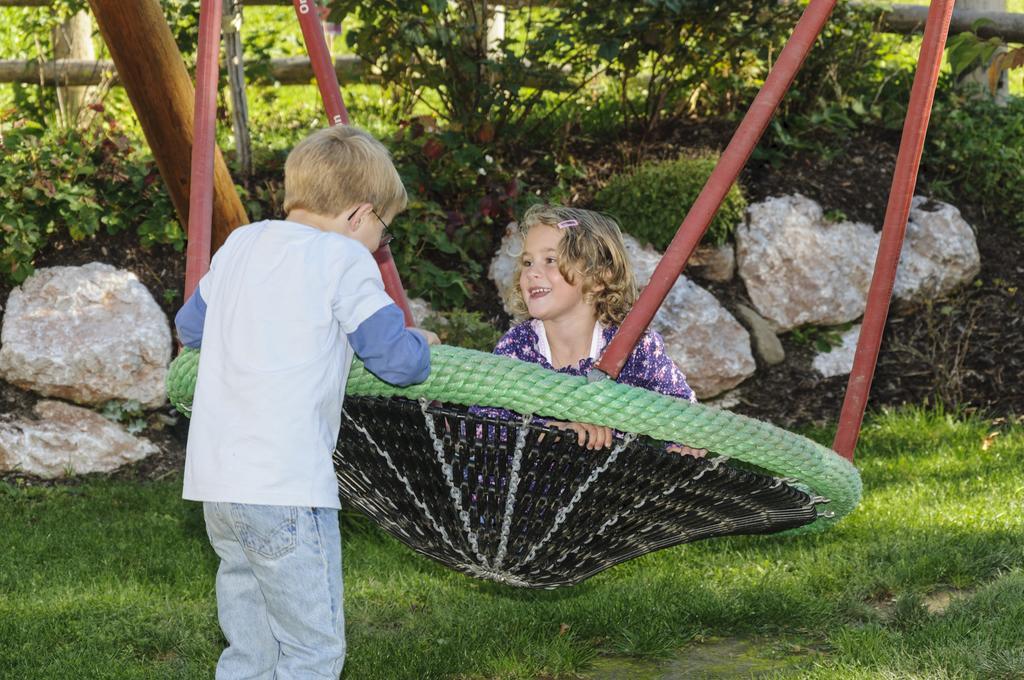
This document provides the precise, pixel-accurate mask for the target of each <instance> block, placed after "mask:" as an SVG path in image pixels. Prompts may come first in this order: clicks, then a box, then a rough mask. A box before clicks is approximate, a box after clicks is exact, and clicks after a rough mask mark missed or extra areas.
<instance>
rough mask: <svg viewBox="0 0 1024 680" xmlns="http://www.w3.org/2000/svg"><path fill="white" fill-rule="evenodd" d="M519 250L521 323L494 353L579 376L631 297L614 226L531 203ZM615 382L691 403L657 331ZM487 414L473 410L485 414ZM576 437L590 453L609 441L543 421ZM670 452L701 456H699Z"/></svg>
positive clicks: (597, 430) (598, 430) (593, 430)
mask: <svg viewBox="0 0 1024 680" xmlns="http://www.w3.org/2000/svg"><path fill="white" fill-rule="evenodd" d="M519 230H520V233H521V234H522V236H523V251H522V253H521V254H520V256H519V262H518V263H517V266H516V274H517V279H518V285H517V286H516V287H515V288H514V289H513V290H512V292H511V294H510V298H511V300H510V301H511V304H512V307H513V311H514V313H515V315H516V317H517V318H525V319H526V320H525V321H523V322H522V323H520V324H518V325H516V326H514V327H513V328H512V329H511V330H509V331H508V332H507V333H506V334H505V335H504V336H503V337H502V338H501V340H499V341H498V344H497V346H496V347H495V348H494V353H495V354H499V355H503V356H510V357H514V358H516V359H519V360H521V361H528V362H530V363H534V364H540V365H541V366H544V367H545V368H548V369H551V370H553V371H558V372H559V373H567V374H570V375H586V374H587V373H588V372H589V371H590V369H591V368H592V367H593V366H594V365H595V364H596V363H597V361H598V360H599V359H600V357H601V353H602V352H603V351H604V348H605V346H606V345H607V344H608V343H609V342H610V341H611V339H612V336H614V335H615V331H616V330H617V329H618V325H619V324H620V323H621V322H622V320H623V319H624V318H625V316H626V313H627V312H628V311H629V310H630V308H631V307H632V306H633V303H634V302H635V301H636V298H637V289H636V278H635V276H634V275H633V270H632V267H631V265H630V262H629V258H628V256H627V254H626V246H625V244H624V243H623V241H622V233H621V232H620V231H619V226H618V224H616V222H615V220H613V219H612V218H610V217H608V216H605V215H602V214H600V213H596V212H593V211H590V210H580V209H577V208H567V207H563V206H555V205H544V204H538V205H534V206H532V207H530V208H529V209H528V210H527V211H526V214H525V215H524V216H523V219H522V221H521V222H520V223H519ZM618 380H619V382H622V383H625V384H627V385H634V386H637V387H643V388H645V389H649V390H652V391H655V392H660V393H661V394H666V395H669V396H673V397H678V398H680V399H686V400H687V401H690V402H696V397H695V396H694V394H693V390H692V389H690V386H689V385H688V384H687V383H686V376H684V375H683V372H682V371H680V370H679V367H678V366H676V365H675V363H674V362H673V361H672V359H671V358H669V356H668V354H667V353H666V352H665V341H664V340H663V339H662V337H661V335H659V334H658V333H657V332H656V331H652V330H647V331H645V332H644V335H643V337H642V338H641V339H640V342H639V343H637V346H636V348H635V349H634V350H633V352H632V354H630V356H629V359H628V360H627V361H626V364H625V366H624V367H623V368H622V372H621V373H620V374H619V378H618ZM491 410H492V409H480V411H481V412H485V413H486V412H488V411H491ZM548 424H549V425H552V426H555V427H558V428H561V429H566V430H572V431H574V432H576V434H577V437H578V442H579V444H580V445H581V446H582V445H586V446H587V448H589V449H598V448H604V447H607V446H609V445H611V443H612V438H613V432H612V430H611V428H608V427H604V426H599V425H592V424H589V423H566V422H558V421H549V422H548ZM669 450H671V451H675V452H679V453H685V454H691V455H697V456H701V455H703V454H704V453H705V452H704V451H702V450H700V451H699V450H695V449H690V448H688V447H685V446H679V445H672V446H671V447H669Z"/></svg>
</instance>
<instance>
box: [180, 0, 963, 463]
mask: <svg viewBox="0 0 1024 680" xmlns="http://www.w3.org/2000/svg"><path fill="white" fill-rule="evenodd" d="M835 3H836V0H811V1H810V3H809V4H808V5H807V7H806V9H805V10H804V12H803V14H802V16H801V17H800V20H799V21H798V22H797V25H796V27H795V28H794V29H793V34H792V36H791V37H790V39H789V41H788V42H787V43H786V46H785V48H784V49H783V50H782V52H781V53H780V54H779V58H778V60H777V61H776V62H775V64H774V65H773V67H772V69H771V71H770V72H769V74H768V77H767V78H766V79H765V83H764V86H763V87H762V88H761V90H760V92H758V94H757V96H756V97H755V98H754V101H753V103H752V104H751V106H750V109H749V110H748V111H747V114H746V115H745V116H744V118H743V120H742V121H741V122H740V125H739V127H738V128H737V129H736V132H735V133H733V137H732V139H731V140H730V141H729V144H728V146H727V147H726V149H725V151H723V152H722V156H721V159H720V160H719V162H718V164H717V166H716V167H715V169H714V171H713V172H712V173H711V176H710V177H709V178H708V181H707V183H706V184H705V185H704V188H703V189H702V190H701V192H700V194H699V195H698V197H697V200H696V201H695V202H694V203H693V205H692V206H691V207H690V210H689V211H688V212H687V214H686V217H685V218H684V220H683V222H682V224H681V225H680V226H679V229H678V231H677V232H676V236H675V238H674V239H673V240H672V242H671V243H670V244H669V247H668V249H667V250H666V251H665V254H664V255H663V256H662V259H661V261H660V262H659V264H658V266H657V268H656V269H655V270H654V274H653V275H652V276H651V280H650V282H649V283H648V284H647V286H646V288H645V289H644V291H643V293H642V294H641V295H640V298H639V300H638V301H637V303H636V305H635V306H634V307H633V309H632V311H631V312H630V313H629V315H628V316H627V317H626V319H625V321H624V322H623V324H622V326H621V327H620V328H619V331H618V333H616V335H615V337H614V338H613V339H612V341H611V343H610V344H609V345H608V348H607V349H606V350H605V353H604V355H603V356H602V358H601V361H600V362H599V363H598V365H597V367H596V370H597V371H599V372H600V373H599V374H596V375H599V376H600V375H603V376H608V377H611V378H617V377H618V374H619V371H620V370H621V369H622V366H623V365H624V364H625V362H626V358H627V357H628V356H629V354H630V353H631V352H632V351H633V347H635V346H636V343H637V341H638V340H639V338H640V336H641V335H642V334H643V332H644V329H646V328H647V326H648V325H649V324H650V322H651V319H652V318H654V314H655V312H657V310H658V308H659V307H660V306H661V303H662V301H663V300H664V299H665V296H666V295H667V294H668V292H669V290H670V289H671V288H672V286H673V285H674V284H675V282H676V280H677V279H678V278H679V275H680V274H681V273H682V271H683V268H684V267H685V266H686V262H687V260H688V259H689V258H690V255H692V254H693V251H694V250H695V249H696V247H697V245H698V244H699V243H700V240H701V238H702V237H703V236H704V232H705V231H707V228H708V225H709V224H710V223H711V220H712V219H713V218H714V216H715V213H716V212H717V211H718V208H719V207H720V205H721V204H722V201H723V200H724V199H725V195H726V193H727V192H728V191H729V188H730V187H731V186H732V185H733V183H734V182H735V181H736V178H737V177H738V176H739V173H740V171H742V169H743V167H744V166H745V165H746V163H747V160H748V159H749V158H750V155H751V153H752V152H753V150H754V147H755V146H756V145H757V143H758V141H759V140H760V139H761V136H762V135H763V134H764V131H765V129H766V128H767V127H768V123H769V122H770V121H771V118H772V116H773V115H774V114H775V110H776V109H777V108H778V106H779V103H780V102H781V101H782V97H783V96H784V95H785V93H786V91H787V90H788V89H789V86H790V84H792V82H793V79H794V77H795V76H796V74H797V72H798V71H799V70H800V67H801V66H802V65H803V62H804V59H805V58H806V57H807V54H808V53H809V52H810V49H811V47H812V45H813V44H814V41H815V40H816V39H817V38H818V36H819V34H820V33H821V30H822V28H823V27H824V25H825V22H826V21H827V20H828V17H829V14H831V12H832V9H833V8H834V7H835ZM953 4H954V0H933V1H932V3H931V6H930V7H929V10H928V20H927V23H926V25H925V32H924V39H923V42H922V46H921V52H920V55H919V57H918V63H917V70H916V73H915V75H914V84H913V87H912V89H911V93H910V103H909V105H908V107H907V115H906V118H905V120H904V124H903V135H902V138H901V140H900V148H899V154H898V156H897V159H896V169H895V171H894V173H893V180H892V186H891V189H890V192H889V201H888V205H887V206H886V212H885V220H884V222H883V226H882V237H881V242H880V244H879V248H878V255H877V257H876V260H875V270H874V274H873V276H872V279H871V287H870V289H869V291H868V298H867V306H866V309H865V312H864V319H863V322H862V325H861V331H860V338H859V340H858V343H857V350H856V354H855V357H854V364H853V370H852V372H851V373H850V378H849V382H848V383H847V388H846V396H845V398H844V400H843V408H842V411H841V414H840V418H839V427H838V429H837V431H836V435H835V439H834V440H833V443H832V449H833V450H834V451H836V452H837V453H838V454H839V455H841V456H843V457H844V458H847V459H848V460H853V454H854V449H855V448H856V446H857V438H858V436H859V433H860V428H861V424H862V422H863V418H864V411H865V408H866V406H867V399H868V394H869V392H870V390H871V381H872V377H873V376H874V372H875V366H876V364H877V360H878V351H879V348H880V346H881V341H882V333H883V331H884V330H885V321H886V318H887V316H888V313H889V304H890V301H891V298H892V290H893V284H894V282H895V279H896V268H897V265H898V263H899V257H900V251H901V249H902V246H903V239H904V235H905V233H906V226H907V219H908V217H909V215H910V204H911V200H912V199H913V195H914V187H915V185H916V183H917V172H918V167H919V164H920V160H921V153H922V151H923V148H924V139H925V134H926V133H927V129H928V119H929V117H930V115H931V107H932V101H933V99H934V96H935V85H936V83H937V81H938V76H939V70H940V68H941V65H942V55H943V51H944V49H945V43H946V36H947V33H948V31H949V23H950V20H951V18H952V15H953ZM293 5H294V6H295V13H296V15H297V16H298V20H299V25H300V26H301V28H302V35H303V38H304V40H305V43H306V50H307V52H308V53H309V57H310V62H311V64H312V66H313V73H314V75H315V76H316V81H317V85H318V87H319V90H320V96H321V98H322V99H323V102H324V108H325V110H326V112H327V117H328V120H329V121H330V123H331V124H332V125H346V124H348V122H349V118H348V111H347V110H346V109H345V104H344V102H343V100H342V98H341V91H340V88H339V85H338V78H337V74H336V72H335V70H334V64H333V63H332V59H331V55H330V51H329V50H328V48H327V41H326V40H325V38H324V33H323V28H322V26H321V22H320V16H319V9H318V8H317V6H316V3H315V1H314V0H293ZM221 14H222V4H221V0H202V3H201V5H200V15H199V54H198V62H197V66H196V106H195V132H194V135H195V137H194V139H195V143H194V146H193V154H192V173H191V185H190V186H191V187H193V188H194V189H195V190H194V191H192V192H191V194H190V196H189V224H188V251H187V264H186V277H185V296H186V299H187V297H188V296H189V295H191V294H192V291H193V290H194V289H195V287H196V286H197V285H198V282H199V279H200V278H201V277H202V276H203V274H205V273H206V271H207V269H208V268H209V263H210V230H211V214H212V209H213V191H212V186H213V185H212V177H213V162H214V153H213V151H214V145H215V143H216V140H215V113H216V91H217V73H218V62H217V56H218V53H219V45H220V25H221ZM374 257H375V258H376V260H377V264H378V266H379V267H380V270H381V276H382V277H383V279H384V284H385V288H386V289H387V292H388V294H389V295H391V298H392V299H393V300H395V302H396V303H397V304H398V305H399V306H400V307H401V308H402V311H403V312H404V314H405V321H406V324H408V325H412V324H413V318H412V313H411V312H410V310H409V304H408V301H407V299H406V296H405V291H404V289H403V287H402V282H401V279H400V277H399V275H398V270H397V268H396V267H395V263H394V260H393V259H392V257H391V251H390V249H389V248H388V247H387V246H385V247H383V248H381V249H379V250H378V251H377V252H376V253H374Z"/></svg>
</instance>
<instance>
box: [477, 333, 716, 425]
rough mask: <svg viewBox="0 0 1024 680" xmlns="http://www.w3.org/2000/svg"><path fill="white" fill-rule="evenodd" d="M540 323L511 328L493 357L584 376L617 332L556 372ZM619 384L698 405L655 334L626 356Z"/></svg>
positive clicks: (485, 411)
mask: <svg viewBox="0 0 1024 680" xmlns="http://www.w3.org/2000/svg"><path fill="white" fill-rule="evenodd" d="M540 323H541V322H540V321H537V320H536V319H531V320H529V321H524V322H523V323H521V324H518V325H516V326H513V327H512V328H511V329H510V330H509V331H508V332H507V333H505V335H504V336H502V338H501V340H499V341H498V344H497V345H496V346H495V347H494V354H498V355H501V356H507V357H513V358H515V359H519V360H520V361H528V362H530V363H532V364H540V365H541V366H543V367H544V368H546V369H548V370H551V371H557V372H558V373H565V374H567V375H586V374H587V373H588V372H589V371H590V369H591V368H593V366H594V364H596V363H597V360H595V359H594V357H595V356H596V357H598V358H600V356H601V352H603V351H604V348H605V347H606V346H607V345H608V343H609V342H610V341H611V339H612V336H614V335H615V331H616V330H618V327H617V326H608V327H606V328H603V329H601V335H600V337H596V334H595V342H594V346H592V348H591V356H590V357H587V358H586V359H582V360H581V361H580V362H579V364H577V365H576V366H564V367H562V368H559V369H556V368H555V367H554V366H552V365H551V362H550V361H549V360H548V358H547V357H546V356H545V354H546V352H545V351H544V350H545V347H546V344H547V340H546V338H543V337H542V334H543V327H541V328H540V329H538V328H537V324H540ZM538 331H539V332H538ZM618 382H620V383H623V384H625V385H633V386H635V387H642V388H644V389H648V390H652V391H654V392H660V393H661V394H667V395H669V396H671V397H678V398H680V399H685V400H687V401H690V402H694V403H696V401H697V397H696V396H695V395H694V393H693V390H692V389H690V386H689V385H688V384H687V383H686V376H685V375H683V372H682V371H681V370H679V367H678V366H676V365H675V362H673V361H672V359H671V358H670V357H669V356H668V354H667V353H666V352H665V340H664V339H663V338H662V337H661V335H660V334H659V333H658V332H657V331H652V330H647V331H645V332H644V334H643V336H642V337H641V338H640V342H638V343H637V345H636V348H635V349H634V350H633V353H632V354H630V355H629V359H627V360H626V364H625V365H624V366H623V367H622V371H621V372H620V373H619V380H618ZM470 412H471V413H475V414H478V415H484V416H490V417H494V418H502V419H510V418H512V417H514V416H512V414H511V412H510V411H506V410H504V409H499V408H484V407H474V408H472V409H470Z"/></svg>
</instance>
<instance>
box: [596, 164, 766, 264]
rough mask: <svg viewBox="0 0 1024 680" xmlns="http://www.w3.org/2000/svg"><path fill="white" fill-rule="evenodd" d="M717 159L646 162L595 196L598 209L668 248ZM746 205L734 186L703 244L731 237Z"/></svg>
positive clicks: (642, 238) (639, 236)
mask: <svg viewBox="0 0 1024 680" xmlns="http://www.w3.org/2000/svg"><path fill="white" fill-rule="evenodd" d="M716 162H717V158H716V157H710V156H709V157H703V158H680V159H678V160H674V161H651V162H648V163H644V164H643V165H640V166H639V167H638V168H636V169H635V170H634V171H632V172H630V173H626V174H622V175H616V176H614V177H612V179H611V180H610V181H609V182H608V184H607V186H605V187H604V188H603V189H601V191H600V192H598V194H597V196H595V197H594V207H596V208H597V209H598V210H602V211H604V212H607V213H609V214H610V215H612V216H614V217H615V218H616V219H618V220H619V223H620V224H621V225H622V230H623V231H624V232H626V233H628V234H632V235H633V236H635V237H636V238H637V239H639V240H640V241H646V242H648V243H650V244H652V245H653V246H654V247H655V248H658V249H659V250H664V249H665V248H666V247H667V246H668V244H669V242H670V241H671V240H672V237H673V236H675V234H676V230H677V229H678V228H679V224H680V223H681V222H682V221H683V217H684V216H685V215H686V211H687V210H688V209H689V207H690V206H691V205H692V204H693V202H694V201H695V200H696V199H697V195H698V194H699V193H700V190H701V189H702V188H703V187H704V183H705V182H706V181H707V179H708V177H709V176H710V175H711V171H712V170H714V168H715V163H716ZM746 209H747V201H746V199H745V198H744V197H743V193H742V192H741V191H740V188H739V187H738V186H736V185H733V186H732V187H731V188H730V189H729V193H727V194H726V196H725V201H724V202H723V203H722V207H721V208H720V209H719V210H718V213H717V214H716V215H715V217H714V219H713V220H712V221H711V225H710V226H709V227H708V231H707V233H706V234H705V235H704V242H705V243H713V244H718V245H720V244H722V243H725V242H726V241H728V240H729V238H730V236H731V235H732V233H733V231H734V230H735V229H736V225H737V224H738V223H739V222H741V221H742V220H743V213H744V211H745V210H746Z"/></svg>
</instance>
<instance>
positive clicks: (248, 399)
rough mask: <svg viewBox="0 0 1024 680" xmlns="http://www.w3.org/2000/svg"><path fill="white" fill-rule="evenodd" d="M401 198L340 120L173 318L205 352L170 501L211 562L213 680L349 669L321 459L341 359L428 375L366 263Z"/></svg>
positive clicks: (425, 357) (381, 162)
mask: <svg viewBox="0 0 1024 680" xmlns="http://www.w3.org/2000/svg"><path fill="white" fill-rule="evenodd" d="M406 202H407V197H406V192H405V188H404V187H403V186H402V181H401V179H400V178H399V176H398V172H397V171H396V170H395V168H394V165H393V164H392V162H391V158H390V155H389V154H388V151H387V149H385V148H384V146H383V145H382V144H381V143H380V142H378V141H377V140H376V139H374V138H373V137H372V136H370V135H369V134H367V133H366V132H363V131H362V130H359V129H356V128H353V127H349V126H345V127H341V126H339V127H332V128H328V129H325V130H320V131H318V132H314V133H313V134H311V135H310V136H309V137H307V138H306V139H305V140H303V141H302V142H300V143H299V144H298V145H297V146H296V147H295V148H294V149H293V150H292V152H291V153H290V154H289V155H288V160H287V161H286V163H285V200H284V210H285V212H286V213H287V218H286V219H285V220H267V221H264V222H257V223H255V224H250V225H247V226H244V227H240V228H239V229H236V230H235V231H233V232H232V233H231V235H230V236H229V238H228V239H227V241H226V242H225V244H224V246H223V247H222V248H221V249H220V250H218V251H217V253H216V255H214V257H213V260H212V262H211V264H210V271H209V272H208V273H207V274H206V275H205V276H204V277H203V278H202V280H201V281H200V282H199V286H198V288H197V289H196V292H195V293H194V294H193V295H192V296H191V297H190V298H189V300H188V301H187V302H186V303H185V305H184V306H183V307H182V309H181V310H180V311H179V312H178V314H177V316H176V317H175V324H176V326H177V328H178V334H179V337H180V338H181V340H182V342H183V343H184V344H185V345H186V346H189V347H199V346H200V345H202V359H201V361H200V363H199V374H198V378H197V382H196V390H195V398H194V401H193V410H192V422H191V425H190V427H189V435H188V447H187V454H186V459H185V483H184V493H183V497H184V498H186V499H188V500H195V501H202V502H203V512H204V516H205V518H206V528H207V534H208V536H209V539H210V543H211V544H212V545H213V548H214V550H215V551H216V552H217V555H218V556H219V557H220V568H219V569H218V571H217V581H216V590H217V610H218V618H219V620H220V625H221V629H222V630H223V632H224V637H225V638H226V639H227V642H228V647H227V648H226V649H225V650H224V652H223V653H222V654H221V656H220V660H219V662H218V664H217V678H218V679H222V678H223V679H233V678H266V679H267V680H270V679H272V678H280V679H282V680H284V679H288V678H337V677H338V676H339V675H340V674H341V669H342V665H343V663H344V659H345V633H344V616H343V613H342V575H341V535H340V533H339V529H338V509H339V508H340V507H341V504H340V501H339V498H338V486H337V480H336V478H335V476H334V467H333V464H332V461H331V454H332V452H333V451H334V448H335V445H336V443H337V439H338V431H339V429H340V425H341V406H342V401H343V398H344V394H345V383H346V380H347V378H348V372H349V367H350V365H351V362H352V356H353V353H355V354H357V355H358V356H359V357H360V358H361V359H362V360H363V361H364V363H365V364H366V368H367V369H368V370H369V371H371V372H372V373H374V374H375V375H377V376H378V377H380V378H381V379H383V380H385V381H387V382H390V383H393V384H397V385H408V384H412V383H416V382H422V381H423V380H425V379H426V377H427V375H428V374H429V372H430V352H429V349H428V344H436V343H437V342H438V339H437V336H435V335H434V334H433V333H430V332H428V331H422V330H419V329H406V328H405V327H404V324H403V316H402V312H401V310H400V309H399V308H398V307H397V306H396V305H395V304H394V302H392V300H391V299H390V298H389V297H388V295H387V294H386V293H385V292H384V284H383V282H382V281H381V277H380V272H379V271H378V269H377V265H376V263H375V261H374V259H373V256H372V254H371V253H372V251H374V250H376V249H377V248H378V247H380V246H381V245H383V244H385V243H386V242H387V241H389V240H390V237H389V236H387V235H386V227H387V223H388V222H390V221H391V220H392V219H393V218H394V216H395V215H397V214H398V213H399V212H401V211H402V210H403V209H404V208H405V206H406Z"/></svg>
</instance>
